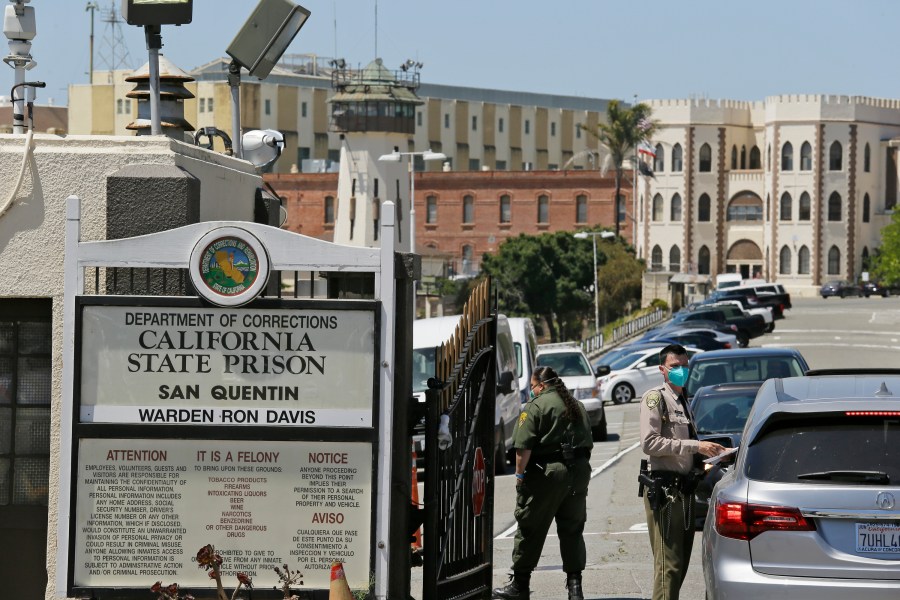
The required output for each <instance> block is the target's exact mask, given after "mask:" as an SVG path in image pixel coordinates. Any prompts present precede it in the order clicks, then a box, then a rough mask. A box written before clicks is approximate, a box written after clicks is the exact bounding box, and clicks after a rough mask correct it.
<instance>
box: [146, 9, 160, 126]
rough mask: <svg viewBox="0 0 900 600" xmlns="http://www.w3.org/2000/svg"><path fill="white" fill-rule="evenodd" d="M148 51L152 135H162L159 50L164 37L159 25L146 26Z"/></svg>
mask: <svg viewBox="0 0 900 600" xmlns="http://www.w3.org/2000/svg"><path fill="white" fill-rule="evenodd" d="M144 35H145V37H146V38H147V50H148V51H149V53H150V135H160V134H162V124H161V122H160V115H159V49H160V48H162V36H161V35H160V26H159V25H144Z"/></svg>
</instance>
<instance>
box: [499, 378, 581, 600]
mask: <svg viewBox="0 0 900 600" xmlns="http://www.w3.org/2000/svg"><path fill="white" fill-rule="evenodd" d="M513 446H514V447H515V449H516V510H515V517H516V522H517V523H518V528H517V530H516V537H515V542H514V545H513V552H512V563H513V564H512V570H513V574H512V575H511V576H510V582H509V584H508V585H506V586H505V587H502V588H496V589H495V590H494V592H493V596H492V597H493V598H503V599H506V600H528V597H529V594H530V587H529V585H530V581H531V572H532V571H533V570H534V568H535V567H536V566H537V563H538V559H539V558H540V557H541V550H542V549H543V547H544V540H545V539H546V537H547V531H548V530H549V529H550V524H551V522H552V521H553V519H554V518H555V519H556V532H557V534H558V535H559V550H560V555H561V556H562V563H563V569H564V570H565V572H566V587H567V588H568V590H569V600H583V599H584V594H583V592H582V589H581V572H582V571H583V570H584V566H585V562H586V560H587V559H586V556H585V549H584V537H583V533H584V523H585V521H586V520H587V490H588V483H589V482H590V479H591V465H590V461H589V459H590V456H591V448H593V446H594V442H593V440H592V438H591V426H590V423H589V422H588V418H587V412H586V411H585V409H584V406H582V404H581V402H579V401H578V400H576V399H575V398H574V397H573V396H572V394H571V393H570V392H569V390H567V389H566V386H565V384H563V382H562V380H561V379H560V378H559V377H558V376H557V374H556V372H555V371H554V370H553V369H551V368H550V367H538V368H537V369H535V370H534V373H533V374H532V376H531V400H530V401H529V402H527V403H526V404H525V406H524V407H523V409H522V413H521V414H520V415H519V419H518V421H517V423H516V430H515V432H514V434H513Z"/></svg>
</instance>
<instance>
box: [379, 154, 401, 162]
mask: <svg viewBox="0 0 900 600" xmlns="http://www.w3.org/2000/svg"><path fill="white" fill-rule="evenodd" d="M400 158H401V156H400V153H399V152H391V153H390V154H382V155H381V156H379V157H378V160H379V161H381V162H400Z"/></svg>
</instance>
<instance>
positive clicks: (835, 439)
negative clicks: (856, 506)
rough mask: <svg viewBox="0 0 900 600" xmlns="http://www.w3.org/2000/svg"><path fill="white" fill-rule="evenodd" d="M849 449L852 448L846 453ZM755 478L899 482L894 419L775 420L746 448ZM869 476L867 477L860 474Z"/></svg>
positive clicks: (899, 431) (899, 437)
mask: <svg viewBox="0 0 900 600" xmlns="http://www.w3.org/2000/svg"><path fill="white" fill-rule="evenodd" d="M849 449H852V451H848V450H849ZM746 465H747V477H749V478H750V479H755V480H759V481H773V482H783V483H814V484H818V485H821V484H829V483H830V484H841V485H848V484H849V485H854V484H859V485H866V484H867V481H868V484H870V485H871V484H879V483H881V484H887V482H885V481H879V480H878V477H876V476H875V475H874V474H885V475H887V477H888V479H889V483H890V484H892V485H897V483H898V482H900V417H858V416H844V415H843V414H842V415H840V416H834V417H822V418H812V419H810V418H809V417H808V416H805V415H804V416H802V417H801V418H794V419H790V420H787V421H783V422H781V423H776V424H775V425H774V426H773V427H772V428H770V429H769V430H768V431H764V432H763V434H762V435H761V436H760V437H758V438H757V439H756V441H754V443H753V444H752V445H750V446H749V447H748V448H747V459H746ZM864 474H869V475H864Z"/></svg>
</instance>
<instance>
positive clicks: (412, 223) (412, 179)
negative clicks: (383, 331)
mask: <svg viewBox="0 0 900 600" xmlns="http://www.w3.org/2000/svg"><path fill="white" fill-rule="evenodd" d="M406 158H407V160H408V161H409V251H410V253H413V254H414V253H415V252H416V170H415V168H414V167H413V164H414V163H415V155H414V154H408V155H407V157H406ZM416 284H418V281H417V280H415V279H413V284H412V293H413V320H415V319H416V315H417V314H418V307H417V302H416V299H417V296H416V294H417V293H418V290H417V289H416V287H417V285H416ZM426 300H427V299H426Z"/></svg>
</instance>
